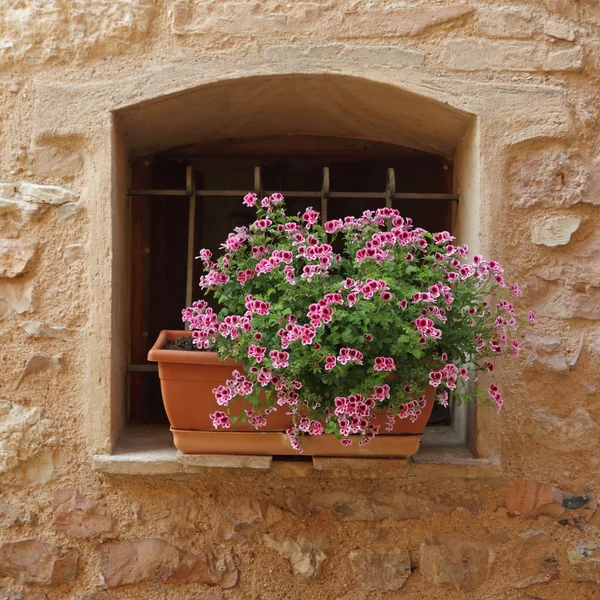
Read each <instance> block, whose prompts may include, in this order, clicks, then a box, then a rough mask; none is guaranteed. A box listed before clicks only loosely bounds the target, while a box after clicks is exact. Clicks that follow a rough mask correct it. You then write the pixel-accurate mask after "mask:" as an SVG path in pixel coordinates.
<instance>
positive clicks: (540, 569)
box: [511, 532, 560, 588]
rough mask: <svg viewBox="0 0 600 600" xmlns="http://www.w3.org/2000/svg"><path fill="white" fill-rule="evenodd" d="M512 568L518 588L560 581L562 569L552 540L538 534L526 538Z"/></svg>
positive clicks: (542, 534)
mask: <svg viewBox="0 0 600 600" xmlns="http://www.w3.org/2000/svg"><path fill="white" fill-rule="evenodd" d="M511 568H512V575H513V578H514V586H515V587H516V588H525V587H529V586H530V585H536V584H539V583H547V582H548V581H553V580H555V579H558V578H559V577H560V567H559V562H558V557H557V554H556V550H555V548H554V544H553V543H552V538H550V536H549V535H547V534H545V533H538V532H533V533H531V534H530V535H528V536H526V537H525V539H524V540H523V543H522V545H521V548H520V550H519V553H518V554H517V556H516V557H515V560H514V562H513V564H512V567H511Z"/></svg>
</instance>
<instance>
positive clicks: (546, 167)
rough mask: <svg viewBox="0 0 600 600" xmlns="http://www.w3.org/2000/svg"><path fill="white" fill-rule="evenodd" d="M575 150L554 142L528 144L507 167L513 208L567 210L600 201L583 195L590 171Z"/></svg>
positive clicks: (585, 194) (587, 185) (586, 188)
mask: <svg viewBox="0 0 600 600" xmlns="http://www.w3.org/2000/svg"><path fill="white" fill-rule="evenodd" d="M586 162H587V161H586V160H585V159H584V158H583V157H582V155H581V153H580V152H579V151H578V150H577V149H574V148H570V147H568V146H565V145H562V144H559V143H557V142H545V143H534V144H528V145H526V146H525V147H523V148H522V149H520V151H519V153H518V154H517V155H516V156H515V157H514V158H513V160H512V161H511V162H510V163H509V165H508V173H507V175H508V177H507V179H508V182H509V185H510V197H511V201H512V203H513V204H514V205H515V206H520V207H530V206H535V205H538V204H539V205H543V206H555V207H566V206H573V205H574V204H577V203H579V202H600V198H595V197H594V196H593V195H592V196H588V194H587V193H586V192H587V190H588V187H589V182H590V171H589V167H588V165H587V164H586Z"/></svg>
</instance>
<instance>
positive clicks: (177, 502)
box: [160, 497, 199, 537]
mask: <svg viewBox="0 0 600 600" xmlns="http://www.w3.org/2000/svg"><path fill="white" fill-rule="evenodd" d="M165 504H166V508H167V510H168V512H169V514H168V516H167V517H165V518H164V519H161V521H160V529H161V531H162V532H163V533H165V534H168V535H172V536H175V537H186V536H189V535H193V534H194V533H196V521H197V520H198V516H199V514H198V506H197V505H196V504H195V503H194V502H192V501H190V500H188V499H186V498H177V497H174V498H168V499H167V500H166V502H165Z"/></svg>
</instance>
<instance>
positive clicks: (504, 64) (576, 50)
mask: <svg viewBox="0 0 600 600" xmlns="http://www.w3.org/2000/svg"><path fill="white" fill-rule="evenodd" d="M443 60H444V63H445V65H446V66H447V67H448V68H449V69H454V70H456V71H486V70H489V71H581V69H582V68H583V50H582V48H581V47H580V46H574V47H572V48H566V49H562V48H555V47H553V46H551V45H544V44H540V43H537V42H512V41H492V40H473V39H462V40H461V39H458V40H448V41H447V42H446V44H445V49H444V53H443Z"/></svg>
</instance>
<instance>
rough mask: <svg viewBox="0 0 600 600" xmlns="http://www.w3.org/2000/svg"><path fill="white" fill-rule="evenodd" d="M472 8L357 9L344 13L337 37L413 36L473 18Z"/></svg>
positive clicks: (449, 6)
mask: <svg viewBox="0 0 600 600" xmlns="http://www.w3.org/2000/svg"><path fill="white" fill-rule="evenodd" d="M473 11H474V8H473V7H472V6H471V5H470V4H466V3H465V4H459V3H457V4H450V5H447V6H428V5H427V4H423V5H420V6H408V5H405V6H401V7H398V8H390V9H388V10H381V9H377V8H373V9H363V8H355V9H353V10H348V11H346V12H344V14H343V17H342V22H341V23H340V24H339V25H337V26H336V35H337V36H339V37H344V38H370V37H375V38H380V37H390V36H391V37H402V36H414V35H418V34H420V33H423V32H424V31H426V30H428V29H430V28H431V27H434V26H436V25H442V24H445V23H450V22H452V21H456V20H457V19H460V18H462V17H465V16H466V15H469V14H471V13H472V12H473Z"/></svg>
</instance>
